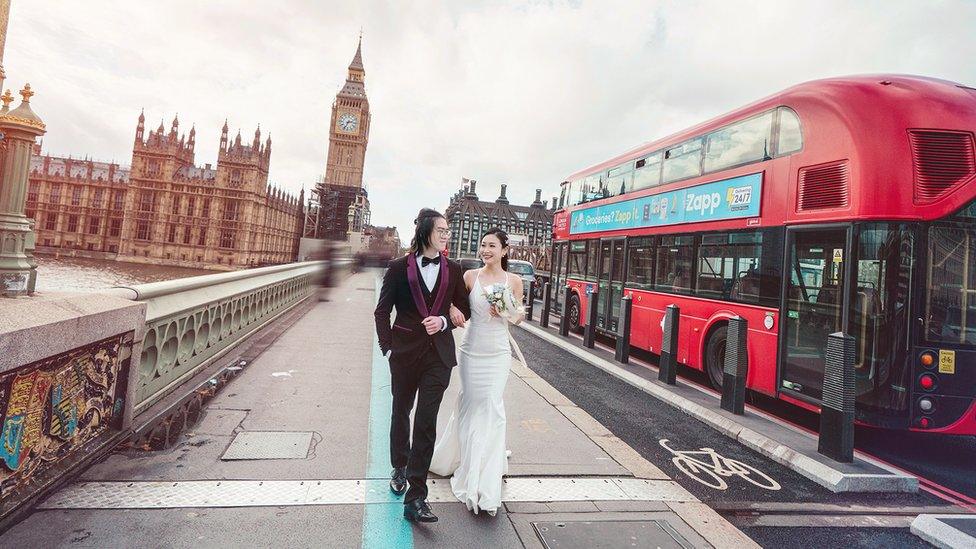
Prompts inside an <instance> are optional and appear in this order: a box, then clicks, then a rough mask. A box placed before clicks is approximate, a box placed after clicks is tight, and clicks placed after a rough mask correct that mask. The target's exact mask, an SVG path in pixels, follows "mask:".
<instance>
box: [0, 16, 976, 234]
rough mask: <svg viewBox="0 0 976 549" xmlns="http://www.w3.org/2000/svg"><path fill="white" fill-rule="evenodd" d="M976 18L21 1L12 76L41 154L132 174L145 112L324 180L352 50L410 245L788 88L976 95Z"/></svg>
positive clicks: (294, 176)
mask: <svg viewBox="0 0 976 549" xmlns="http://www.w3.org/2000/svg"><path fill="white" fill-rule="evenodd" d="M974 23H976V2H970V1H958V2H951V1H945V2H934V1H926V2H918V1H911V0H910V1H894V0H887V1H883V2H849V1H845V2H809V1H801V2H785V1H777V2H733V1H724V2H696V1H690V0H682V1H679V2H636V1H634V2H614V1H607V0H600V1H594V2H589V1H570V2H562V1H549V2H529V3H525V2H482V1H474V2H465V3H462V2H452V1H445V2H426V1H423V2H415V1H410V0H401V1H389V2H380V1H363V2H351V1H336V2H326V1H312V0H306V1H298V0H277V1H275V2H251V1H244V2H242V1H240V0H233V1H230V0H226V1H225V0H208V1H206V2H200V1H197V0H193V1H190V0H185V1H184V0H160V1H156V2H148V1H125V0H116V1H102V0H85V1H69V0H60V1H54V0H14V2H13V7H12V8H11V17H10V24H9V29H8V36H7V47H6V54H5V60H4V67H5V69H6V72H7V83H6V86H7V87H9V88H12V89H13V90H14V91H15V92H16V90H18V89H19V88H20V87H21V86H22V84H23V83H24V82H28V81H29V82H30V83H31V85H32V87H33V88H34V89H35V91H36V93H37V95H35V96H34V98H33V100H32V106H33V108H34V110H35V111H36V112H37V113H38V114H39V115H40V116H41V117H42V118H43V119H44V122H46V123H47V128H48V133H47V135H46V136H45V137H44V149H45V152H50V153H52V154H58V155H68V154H71V155H74V156H85V155H90V156H92V157H94V158H95V159H99V160H113V159H114V160H115V161H117V162H120V163H122V164H126V165H127V164H129V162H130V159H131V154H132V152H131V151H132V140H133V137H134V132H135V125H136V118H137V117H138V116H139V110H140V109H142V108H145V111H146V117H147V126H149V127H151V128H155V127H156V126H157V125H158V124H159V120H160V119H161V118H164V119H165V123H166V128H167V130H168V129H169V124H170V121H171V120H172V118H173V115H174V114H176V113H177V112H178V113H179V117H180V122H181V124H182V129H183V130H184V131H189V127H190V124H193V123H195V124H196V128H197V148H196V162H197V164H198V165H203V164H205V163H208V162H209V163H216V157H217V146H218V141H219V136H220V127H221V125H222V124H223V121H224V118H225V117H226V118H228V119H229V121H230V126H231V132H232V135H231V137H232V138H233V132H236V131H237V129H238V128H241V130H242V135H243V137H244V140H245V141H246V142H249V140H250V139H251V137H252V136H253V134H254V129H255V127H256V126H257V124H258V123H260V124H261V130H262V133H263V135H265V136H266V135H267V134H268V132H270V133H271V136H272V140H273V142H274V144H273V152H272V157H271V178H270V179H271V181H272V182H273V183H275V184H277V185H279V186H281V187H283V188H285V189H288V190H290V191H293V192H296V193H297V192H298V190H299V189H300V188H301V187H302V186H303V185H304V186H305V187H310V186H311V185H312V184H313V182H314V181H315V180H316V178H318V177H319V176H321V175H323V174H324V171H325V157H326V149H327V147H328V124H329V116H330V108H331V105H332V101H333V99H334V97H335V94H336V92H337V91H338V90H339V88H341V86H342V83H343V82H344V80H345V76H346V68H347V66H348V65H349V62H350V60H351V59H352V56H353V53H354V52H355V49H356V41H357V38H358V36H359V32H360V29H361V28H362V30H363V33H364V38H363V60H364V64H365V67H366V89H367V94H368V96H369V100H370V105H371V109H372V114H373V119H372V127H371V134H370V143H369V148H368V149H367V153H366V176H365V181H366V186H367V188H368V189H369V195H370V201H371V203H372V211H373V214H372V216H373V217H372V221H373V223H374V224H375V225H396V226H398V227H399V228H400V235H401V237H402V238H404V239H407V238H409V236H410V234H411V233H412V219H413V217H414V215H415V214H416V211H417V210H418V209H419V208H420V207H422V206H432V207H435V208H437V209H439V210H443V209H444V208H446V206H447V202H448V199H449V197H450V195H451V194H452V193H453V192H454V191H455V190H456V189H457V188H458V187H459V185H460V180H461V177H468V178H473V179H477V180H478V182H479V186H478V194H479V196H480V197H481V198H482V199H483V200H485V199H487V200H493V199H494V198H496V197H497V196H498V191H499V185H500V184H501V183H508V189H509V198H510V199H511V200H512V201H513V203H519V204H527V203H529V202H531V201H532V199H533V196H534V190H535V189H536V188H541V189H543V197H544V198H551V197H552V196H553V195H556V194H558V185H559V182H560V181H562V180H563V179H564V178H565V177H566V176H567V175H569V174H570V173H572V172H574V171H576V170H578V169H580V168H583V167H586V166H587V165H590V164H594V163H596V162H599V161H602V160H605V159H606V158H608V157H610V156H612V155H615V154H617V153H619V152H622V151H624V150H626V149H629V148H631V147H633V146H635V145H638V144H640V143H643V142H646V141H650V140H652V139H654V138H657V137H662V136H664V135H666V134H669V133H671V132H674V131H677V130H679V129H681V128H683V127H686V126H689V125H692V124H694V123H697V122H700V121H703V120H705V119H708V118H711V117H713V116H715V115H718V114H721V113H723V112H726V111H728V110H731V109H734V108H736V107H738V106H741V105H743V104H745V103H748V102H751V101H752V100H755V99H758V98H760V97H763V96H766V95H769V94H771V93H774V92H776V91H779V90H781V89H783V88H786V87H788V86H790V85H792V84H795V83H798V82H802V81H806V80H812V79H816V78H822V77H828V76H837V75H845V74H861V73H880V72H891V73H910V74H921V75H927V76H935V77H941V78H946V79H949V80H954V81H957V82H961V83H965V84H968V85H976V62H974V59H976V33H974V32H973V27H974Z"/></svg>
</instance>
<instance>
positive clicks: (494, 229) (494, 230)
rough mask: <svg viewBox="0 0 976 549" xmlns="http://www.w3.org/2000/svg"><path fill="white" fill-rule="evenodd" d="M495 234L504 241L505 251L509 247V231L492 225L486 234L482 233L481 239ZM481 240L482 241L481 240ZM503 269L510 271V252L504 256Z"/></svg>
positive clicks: (499, 239)
mask: <svg viewBox="0 0 976 549" xmlns="http://www.w3.org/2000/svg"><path fill="white" fill-rule="evenodd" d="M490 234H493V235H495V237H496V238H498V241H499V242H501V243H502V251H503V252H504V251H505V249H506V248H508V233H506V232H505V231H503V230H501V229H499V228H498V227H492V228H490V229H488V230H487V231H485V234H483V235H481V240H484V239H485V237H486V236H488V235H490ZM479 242H480V241H479ZM502 270H503V271H506V272H507V271H508V254H505V255H503V256H502Z"/></svg>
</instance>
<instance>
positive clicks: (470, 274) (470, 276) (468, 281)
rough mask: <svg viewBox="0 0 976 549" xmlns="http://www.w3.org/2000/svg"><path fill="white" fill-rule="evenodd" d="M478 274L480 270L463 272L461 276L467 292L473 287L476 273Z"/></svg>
mask: <svg viewBox="0 0 976 549" xmlns="http://www.w3.org/2000/svg"><path fill="white" fill-rule="evenodd" d="M480 272H481V269H471V270H468V271H464V275H463V278H464V285H465V286H466V287H467V288H468V290H470V289H471V288H473V287H474V279H475V278H477V277H478V273H480Z"/></svg>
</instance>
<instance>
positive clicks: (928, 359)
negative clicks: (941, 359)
mask: <svg viewBox="0 0 976 549" xmlns="http://www.w3.org/2000/svg"><path fill="white" fill-rule="evenodd" d="M918 361H919V362H920V363H922V366H925V367H926V368H931V367H932V366H934V365H935V354H934V353H933V352H932V351H925V352H924V353H922V355H921V356H920V357H918Z"/></svg>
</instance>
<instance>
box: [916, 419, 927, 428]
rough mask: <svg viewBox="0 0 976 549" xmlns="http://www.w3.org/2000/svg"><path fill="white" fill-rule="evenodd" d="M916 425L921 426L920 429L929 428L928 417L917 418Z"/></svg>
mask: <svg viewBox="0 0 976 549" xmlns="http://www.w3.org/2000/svg"><path fill="white" fill-rule="evenodd" d="M918 426H919V427H921V428H922V429H928V428H929V418H927V417H923V418H922V419H920V420H918Z"/></svg>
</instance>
